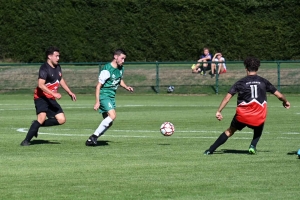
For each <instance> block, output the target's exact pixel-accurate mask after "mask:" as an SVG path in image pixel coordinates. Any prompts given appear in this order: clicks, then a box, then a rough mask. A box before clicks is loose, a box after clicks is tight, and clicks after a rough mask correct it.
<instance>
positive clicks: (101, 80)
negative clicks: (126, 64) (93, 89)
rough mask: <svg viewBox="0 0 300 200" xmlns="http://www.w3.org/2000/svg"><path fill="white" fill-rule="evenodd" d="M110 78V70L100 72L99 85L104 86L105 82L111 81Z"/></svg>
mask: <svg viewBox="0 0 300 200" xmlns="http://www.w3.org/2000/svg"><path fill="white" fill-rule="evenodd" d="M109 77H110V73H109V71H108V70H102V71H101V72H100V75H99V78H98V81H99V83H101V84H104V83H105V81H106V80H107V79H109Z"/></svg>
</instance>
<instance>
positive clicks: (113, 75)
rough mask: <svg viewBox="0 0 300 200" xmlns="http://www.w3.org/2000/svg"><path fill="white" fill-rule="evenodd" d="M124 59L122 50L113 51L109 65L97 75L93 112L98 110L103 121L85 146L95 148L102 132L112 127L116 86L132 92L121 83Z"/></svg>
mask: <svg viewBox="0 0 300 200" xmlns="http://www.w3.org/2000/svg"><path fill="white" fill-rule="evenodd" d="M125 59H126V53H125V51H124V50H122V49H117V50H115V51H114V54H113V60H112V61H111V62H110V63H107V64H106V65H105V66H104V67H103V68H102V70H101V72H100V74H99V77H98V83H97V86H96V94H95V98H96V102H95V105H94V110H96V111H97V110H99V112H100V113H101V114H102V116H103V118H104V119H103V120H102V122H101V123H100V125H99V127H98V128H97V129H96V130H95V132H94V134H92V135H91V136H90V137H89V139H88V140H87V141H86V142H85V144H86V146H96V145H97V139H98V137H100V136H101V135H103V134H104V132H105V131H106V130H107V129H109V127H111V126H112V124H113V121H114V120H115V119H116V116H117V115H116V111H115V108H116V105H115V96H116V91H117V88H118V86H119V85H120V86H121V87H123V88H125V89H126V90H128V91H129V92H133V88H132V87H129V86H127V85H126V84H125V82H124V81H123V74H124V67H123V63H124V61H125Z"/></svg>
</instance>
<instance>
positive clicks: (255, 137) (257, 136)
mask: <svg viewBox="0 0 300 200" xmlns="http://www.w3.org/2000/svg"><path fill="white" fill-rule="evenodd" d="M263 128H264V126H263V125H262V126H260V127H258V128H255V129H254V134H253V139H252V141H251V145H252V146H254V147H256V145H257V143H258V141H259V139H260V136H261V135H262V132H263Z"/></svg>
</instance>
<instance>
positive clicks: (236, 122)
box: [230, 115, 265, 131]
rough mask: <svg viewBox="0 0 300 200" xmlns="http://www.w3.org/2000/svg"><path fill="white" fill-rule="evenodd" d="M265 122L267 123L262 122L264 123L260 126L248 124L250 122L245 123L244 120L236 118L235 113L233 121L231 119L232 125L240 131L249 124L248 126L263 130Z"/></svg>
mask: <svg viewBox="0 0 300 200" xmlns="http://www.w3.org/2000/svg"><path fill="white" fill-rule="evenodd" d="M264 124H265V123H262V124H261V125H259V126H251V125H248V124H244V123H242V122H239V121H238V120H237V119H236V118H235V115H234V117H233V119H232V121H231V124H230V126H231V127H234V128H236V129H237V130H239V131H240V130H242V129H243V128H245V127H246V126H247V127H248V128H251V129H253V130H259V129H261V131H262V130H263V128H264Z"/></svg>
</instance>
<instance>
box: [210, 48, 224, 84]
mask: <svg viewBox="0 0 300 200" xmlns="http://www.w3.org/2000/svg"><path fill="white" fill-rule="evenodd" d="M212 61H213V62H218V63H212V64H211V78H213V77H214V76H215V70H217V69H216V66H217V65H216V64H218V72H217V74H222V73H226V64H225V58H224V57H222V53H216V54H215V55H214V57H213V59H212Z"/></svg>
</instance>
